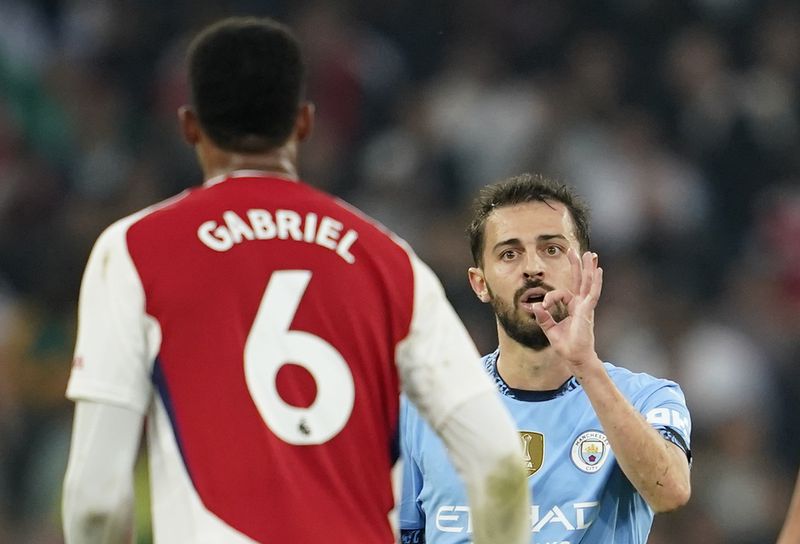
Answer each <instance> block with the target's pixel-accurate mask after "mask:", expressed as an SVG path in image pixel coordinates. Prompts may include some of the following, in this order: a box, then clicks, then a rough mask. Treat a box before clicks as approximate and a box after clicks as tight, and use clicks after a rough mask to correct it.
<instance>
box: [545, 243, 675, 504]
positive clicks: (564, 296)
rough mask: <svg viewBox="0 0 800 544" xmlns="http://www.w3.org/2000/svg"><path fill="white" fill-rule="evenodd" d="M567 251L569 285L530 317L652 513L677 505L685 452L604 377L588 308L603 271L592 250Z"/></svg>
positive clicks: (595, 296) (592, 307)
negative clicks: (562, 311)
mask: <svg viewBox="0 0 800 544" xmlns="http://www.w3.org/2000/svg"><path fill="white" fill-rule="evenodd" d="M568 256H569V260H570V264H571V269H572V289H570V290H554V291H550V292H549V293H547V295H546V296H545V298H544V300H543V301H542V303H541V305H540V306H539V307H537V308H535V309H534V313H535V315H536V320H537V322H538V323H539V325H540V326H541V327H542V330H543V331H544V332H545V334H546V335H547V338H548V339H549V340H550V344H551V346H552V347H553V348H554V349H555V350H556V352H557V353H558V354H559V355H560V356H561V357H562V358H563V360H564V361H565V363H566V364H567V366H568V367H569V368H570V371H571V372H572V374H573V375H574V376H575V377H576V378H577V379H578V381H579V382H580V383H581V385H582V386H583V388H584V390H585V391H586V394H587V396H588V397H589V400H590V402H591V403H592V407H593V408H594V410H595V412H596V413H597V417H598V418H599V419H600V423H601V424H602V426H603V430H604V432H605V433H606V436H607V437H608V441H609V443H610V445H611V448H612V449H613V450H614V454H615V455H616V457H617V460H618V462H619V465H620V468H622V471H623V472H624V473H625V475H626V476H627V477H628V479H629V480H630V481H631V483H632V484H633V485H634V487H636V489H637V490H638V491H639V493H640V494H641V495H642V497H644V499H645V500H646V501H647V503H648V504H649V505H650V507H651V508H653V510H655V511H656V512H667V511H670V510H674V509H676V508H679V507H681V506H683V505H684V504H686V502H687V501H688V500H689V497H690V495H691V484H690V472H689V462H688V460H687V458H686V454H685V453H684V452H683V450H681V449H680V448H679V447H678V446H676V445H675V444H672V443H671V442H668V441H667V440H665V439H664V438H663V437H662V436H661V435H660V434H659V432H658V431H657V430H655V429H654V428H653V427H651V426H650V425H649V424H648V423H647V421H645V419H644V417H643V416H642V415H641V414H640V413H639V412H638V411H637V410H636V409H635V408H634V407H633V406H632V405H631V403H630V402H628V400H627V399H626V398H625V397H624V396H623V395H622V393H621V392H620V391H619V389H618V388H617V387H616V385H614V382H613V381H612V380H611V378H610V377H609V376H608V373H607V372H606V370H605V367H604V366H603V363H602V361H601V360H600V359H599V357H598V356H597V353H596V352H595V348H594V310H595V307H596V305H597V301H598V299H599V297H600V291H601V288H602V283H603V270H602V268H599V267H598V266H597V255H596V254H593V253H589V252H586V253H584V254H583V258H582V262H581V259H579V257H578V255H577V253H575V251H573V250H569V252H568ZM556 304H563V305H564V306H566V308H567V310H568V314H569V315H568V317H566V318H565V319H563V320H562V321H560V322H558V323H557V322H556V321H555V320H554V319H553V317H552V315H551V314H550V311H549V310H550V309H552V308H554V306H555V305H556Z"/></svg>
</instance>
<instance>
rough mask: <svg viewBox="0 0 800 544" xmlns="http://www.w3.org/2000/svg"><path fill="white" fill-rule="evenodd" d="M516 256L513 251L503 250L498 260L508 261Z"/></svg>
mask: <svg viewBox="0 0 800 544" xmlns="http://www.w3.org/2000/svg"><path fill="white" fill-rule="evenodd" d="M516 256H517V252H516V251H514V250H513V249H507V250H505V251H504V252H502V253H501V254H500V258H501V259H503V260H504V261H510V260H511V259H513V258H514V257H516Z"/></svg>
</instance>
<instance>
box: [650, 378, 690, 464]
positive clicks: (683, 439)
mask: <svg viewBox="0 0 800 544" xmlns="http://www.w3.org/2000/svg"><path fill="white" fill-rule="evenodd" d="M657 383H658V386H657V387H656V389H655V390H654V391H653V392H652V393H651V394H650V395H648V396H647V398H646V399H645V401H644V404H643V406H642V408H641V412H642V413H643V414H644V416H645V418H646V419H647V422H648V423H649V424H650V425H652V426H653V427H654V428H655V429H656V430H658V431H659V432H660V433H661V435H662V436H663V437H664V438H665V439H666V440H669V441H670V442H672V443H673V444H675V445H676V446H678V447H679V448H681V449H682V450H683V451H684V452H686V456H687V458H689V459H690V460H691V431H692V420H691V416H690V415H689V409H688V408H687V407H686V398H685V397H684V395H683V391H681V388H680V386H678V384H676V383H674V382H671V381H668V380H658V382H657Z"/></svg>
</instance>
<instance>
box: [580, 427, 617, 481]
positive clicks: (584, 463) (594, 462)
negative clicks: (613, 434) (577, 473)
mask: <svg viewBox="0 0 800 544" xmlns="http://www.w3.org/2000/svg"><path fill="white" fill-rule="evenodd" d="M608 456H609V447H608V438H606V435H604V434H603V433H601V432H600V431H587V432H585V433H583V434H581V435H580V436H579V437H578V438H576V439H575V442H573V443H572V455H571V457H572V462H573V463H575V466H576V467H578V468H579V469H581V470H582V471H584V472H587V473H589V474H592V473H594V472H597V471H598V470H600V469H601V468H602V467H603V465H604V464H605V462H606V459H608Z"/></svg>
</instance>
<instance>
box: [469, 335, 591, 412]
mask: <svg viewBox="0 0 800 544" xmlns="http://www.w3.org/2000/svg"><path fill="white" fill-rule="evenodd" d="M499 357H500V348H498V349H496V350H495V351H494V352H492V353H490V354H489V355H487V356H485V357H484V358H483V362H484V366H485V368H486V372H488V373H489V376H490V377H491V378H492V379H494V383H495V385H496V386H497V389H498V391H500V393H502V394H503V395H505V396H507V397H511V398H512V399H515V400H521V401H524V402H543V401H548V400H553V399H555V398H558V397H561V396H563V395H565V394H566V393H568V392H569V391H572V390H573V389H576V388H577V387H578V380H576V379H575V376H571V377H570V378H569V379H568V380H567V381H565V382H564V383H563V384H561V386H560V387H559V388H557V389H551V390H549V391H528V390H526V389H514V388H513V387H509V385H508V384H507V383H506V381H505V380H504V379H503V377H502V376H501V375H500V373H499V372H498V371H497V359H498V358H499Z"/></svg>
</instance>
